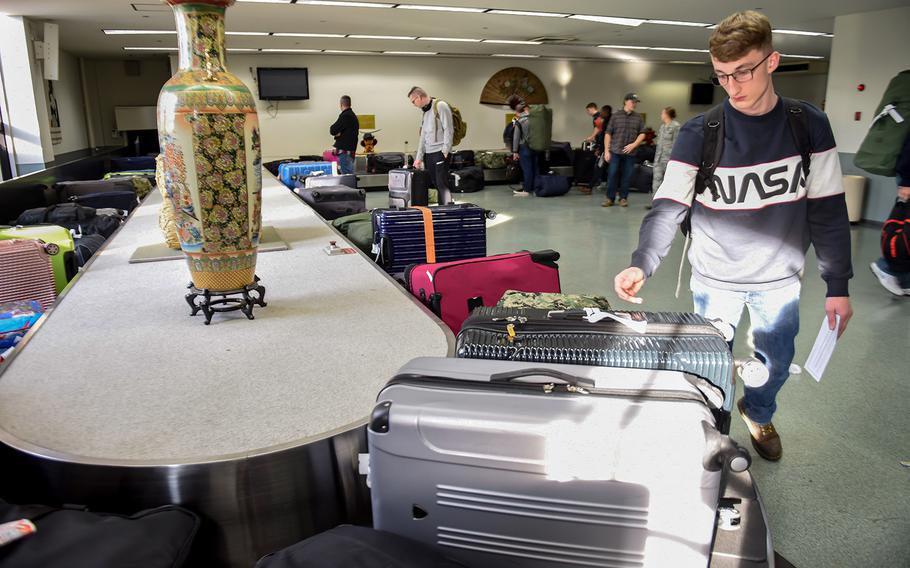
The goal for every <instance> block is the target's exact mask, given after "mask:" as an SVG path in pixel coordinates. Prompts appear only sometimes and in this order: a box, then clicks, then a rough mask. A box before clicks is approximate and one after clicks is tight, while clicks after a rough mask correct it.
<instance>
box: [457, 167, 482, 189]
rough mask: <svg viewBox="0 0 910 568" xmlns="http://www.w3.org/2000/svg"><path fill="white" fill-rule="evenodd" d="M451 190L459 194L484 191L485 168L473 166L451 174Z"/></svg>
mask: <svg viewBox="0 0 910 568" xmlns="http://www.w3.org/2000/svg"><path fill="white" fill-rule="evenodd" d="M449 188H450V189H451V190H452V191H457V192H459V193H473V192H475V191H480V190H481V189H483V168H481V167H480V166H472V167H469V168H462V169H459V170H453V171H450V172H449Z"/></svg>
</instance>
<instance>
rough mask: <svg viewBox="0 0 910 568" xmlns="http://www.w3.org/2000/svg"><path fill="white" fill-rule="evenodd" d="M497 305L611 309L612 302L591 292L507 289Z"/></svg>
mask: <svg viewBox="0 0 910 568" xmlns="http://www.w3.org/2000/svg"><path fill="white" fill-rule="evenodd" d="M496 306H497V307H500V308H540V309H544V310H573V309H579V308H600V309H601V310H609V309H610V302H609V300H607V299H606V298H604V297H603V296H592V295H589V294H556V293H552V292H519V291H518V290H506V292H505V294H503V295H502V298H500V300H499V302H498V303H497V304H496Z"/></svg>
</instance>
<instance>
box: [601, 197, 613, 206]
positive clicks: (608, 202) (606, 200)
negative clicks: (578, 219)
mask: <svg viewBox="0 0 910 568" xmlns="http://www.w3.org/2000/svg"><path fill="white" fill-rule="evenodd" d="M600 206H601V207H613V200H612V199H604V202H603V203H601V204H600Z"/></svg>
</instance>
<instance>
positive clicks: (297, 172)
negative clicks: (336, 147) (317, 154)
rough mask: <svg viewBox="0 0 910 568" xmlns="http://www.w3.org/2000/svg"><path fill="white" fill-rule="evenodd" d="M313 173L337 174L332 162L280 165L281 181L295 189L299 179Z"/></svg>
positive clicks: (279, 176) (279, 174)
mask: <svg viewBox="0 0 910 568" xmlns="http://www.w3.org/2000/svg"><path fill="white" fill-rule="evenodd" d="M313 174H317V175H323V176H331V175H335V171H334V169H333V163H332V162H293V163H287V164H281V165H280V166H278V178H279V179H280V180H281V183H283V184H284V185H286V186H288V187H289V188H291V189H294V187H295V186H296V184H297V182H298V181H303V180H304V179H305V178H306V177H307V176H311V175H313Z"/></svg>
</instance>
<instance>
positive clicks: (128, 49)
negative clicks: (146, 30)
mask: <svg viewBox="0 0 910 568" xmlns="http://www.w3.org/2000/svg"><path fill="white" fill-rule="evenodd" d="M123 49H124V50H126V51H177V48H176V47H124V48H123Z"/></svg>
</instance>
